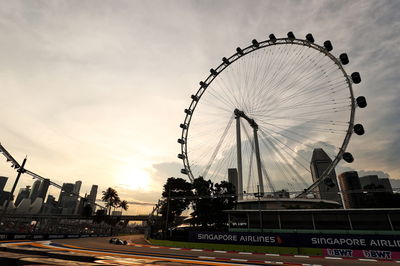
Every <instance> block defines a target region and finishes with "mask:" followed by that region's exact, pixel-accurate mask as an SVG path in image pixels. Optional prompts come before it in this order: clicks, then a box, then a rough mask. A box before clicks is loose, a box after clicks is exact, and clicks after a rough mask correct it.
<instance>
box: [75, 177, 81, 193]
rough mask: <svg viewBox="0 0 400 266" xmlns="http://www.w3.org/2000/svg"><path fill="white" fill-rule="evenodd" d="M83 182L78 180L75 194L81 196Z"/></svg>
mask: <svg viewBox="0 0 400 266" xmlns="http://www.w3.org/2000/svg"><path fill="white" fill-rule="evenodd" d="M81 186H82V181H80V180H78V181H76V182H75V185H74V190H73V193H74V194H76V195H79V191H80V190H81Z"/></svg>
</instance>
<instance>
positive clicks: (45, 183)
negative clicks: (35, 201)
mask: <svg viewBox="0 0 400 266" xmlns="http://www.w3.org/2000/svg"><path fill="white" fill-rule="evenodd" d="M49 185H50V179H47V178H46V179H43V180H42V182H41V183H40V187H39V192H38V197H39V198H42V199H43V200H44V199H45V198H46V194H47V191H48V190H49Z"/></svg>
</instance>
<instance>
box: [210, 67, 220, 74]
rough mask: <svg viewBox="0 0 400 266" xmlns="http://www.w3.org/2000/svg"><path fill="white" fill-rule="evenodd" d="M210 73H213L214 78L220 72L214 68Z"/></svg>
mask: <svg viewBox="0 0 400 266" xmlns="http://www.w3.org/2000/svg"><path fill="white" fill-rule="evenodd" d="M210 73H211V74H212V75H214V76H216V75H218V72H217V71H216V70H215V69H214V68H211V69H210Z"/></svg>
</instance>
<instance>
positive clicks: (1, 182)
mask: <svg viewBox="0 0 400 266" xmlns="http://www.w3.org/2000/svg"><path fill="white" fill-rule="evenodd" d="M7 179H8V177H5V176H0V191H3V190H4V187H5V186H6V184H7Z"/></svg>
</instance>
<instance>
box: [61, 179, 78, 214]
mask: <svg viewBox="0 0 400 266" xmlns="http://www.w3.org/2000/svg"><path fill="white" fill-rule="evenodd" d="M74 187H75V185H74V184H72V183H64V184H63V185H62V191H61V193H60V197H59V199H58V204H59V207H60V208H61V213H62V214H74V211H75V206H76V198H75V196H74V195H73V194H72V193H73V191H74Z"/></svg>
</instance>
